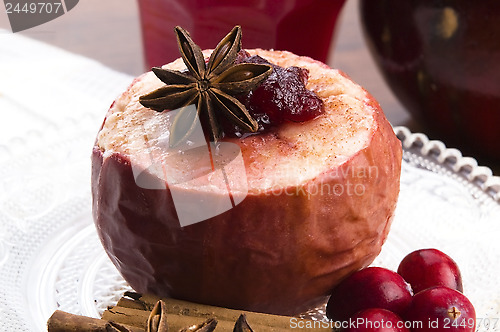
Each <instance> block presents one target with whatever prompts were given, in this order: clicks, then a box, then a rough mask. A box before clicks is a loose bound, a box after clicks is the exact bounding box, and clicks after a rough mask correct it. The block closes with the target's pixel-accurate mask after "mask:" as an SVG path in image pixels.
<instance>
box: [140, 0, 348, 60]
mask: <svg viewBox="0 0 500 332" xmlns="http://www.w3.org/2000/svg"><path fill="white" fill-rule="evenodd" d="M344 2H345V0H245V1H236V0H139V1H138V3H139V11H140V17H141V25H142V37H143V44H144V51H145V61H146V66H147V68H148V69H149V68H151V67H153V66H160V65H163V64H165V63H168V62H171V61H173V60H174V59H176V58H178V57H179V56H180V55H179V50H178V48H177V44H176V40H175V35H174V27H175V26H176V25H180V26H182V27H183V28H184V29H186V30H187V31H189V32H190V34H191V37H192V38H193V40H194V41H195V43H197V44H198V45H199V46H200V47H201V48H202V49H207V48H214V47H215V46H216V45H217V43H218V42H219V41H220V39H221V38H222V37H224V36H225V35H226V34H227V33H228V32H229V31H230V30H231V29H232V28H233V27H234V26H235V25H241V27H242V31H243V35H242V46H243V48H264V49H276V50H288V51H291V52H293V53H296V54H298V55H306V56H310V57H312V58H314V59H317V60H320V61H323V62H325V61H326V59H327V57H328V52H329V50H330V44H331V42H332V39H333V36H334V29H335V24H336V21H337V17H338V14H339V13H340V10H341V8H342V6H343V4H344Z"/></svg>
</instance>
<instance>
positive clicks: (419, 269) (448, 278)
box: [398, 249, 463, 293]
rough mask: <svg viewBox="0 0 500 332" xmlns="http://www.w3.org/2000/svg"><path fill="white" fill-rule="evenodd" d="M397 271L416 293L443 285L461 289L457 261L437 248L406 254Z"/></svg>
mask: <svg viewBox="0 0 500 332" xmlns="http://www.w3.org/2000/svg"><path fill="white" fill-rule="evenodd" d="M398 273H399V274H400V275H401V276H402V277H403V278H404V279H405V280H406V281H407V282H409V283H410V285H411V287H412V289H413V291H414V292H415V293H418V292H420V291H422V290H424V289H427V288H430V287H434V286H445V287H449V288H453V289H456V290H458V291H460V292H462V291H463V287H462V277H461V275H460V270H459V269H458V265H457V263H455V261H454V260H453V259H451V258H450V257H449V256H448V255H446V254H445V253H443V252H441V251H439V250H437V249H421V250H417V251H414V252H412V253H410V254H409V255H408V256H406V257H405V258H404V259H403V260H402V261H401V263H400V264H399V267H398Z"/></svg>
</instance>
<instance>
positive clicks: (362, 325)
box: [345, 308, 410, 332]
mask: <svg viewBox="0 0 500 332" xmlns="http://www.w3.org/2000/svg"><path fill="white" fill-rule="evenodd" d="M345 332H410V330H409V329H408V328H407V327H406V326H405V321H404V320H403V319H402V318H401V317H399V316H398V315H396V314H395V313H393V312H392V311H389V310H386V309H379V308H372V309H366V310H362V311H360V312H358V313H357V314H355V315H354V316H352V317H351V319H350V321H349V327H348V328H347V329H345Z"/></svg>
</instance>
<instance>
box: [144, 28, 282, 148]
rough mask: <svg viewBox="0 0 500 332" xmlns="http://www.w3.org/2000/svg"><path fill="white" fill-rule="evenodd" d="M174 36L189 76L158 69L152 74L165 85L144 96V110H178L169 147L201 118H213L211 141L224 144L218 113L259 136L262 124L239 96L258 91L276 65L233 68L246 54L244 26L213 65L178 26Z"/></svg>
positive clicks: (233, 34) (231, 34)
mask: <svg viewBox="0 0 500 332" xmlns="http://www.w3.org/2000/svg"><path fill="white" fill-rule="evenodd" d="M175 33H176V36H177V43H178V46H179V51H180V53H181V56H182V60H183V61H184V63H185V64H186V67H187V69H188V71H189V72H188V73H187V72H180V71H177V70H171V69H164V68H159V67H154V68H153V69H152V71H153V72H154V73H155V75H156V76H157V77H158V78H159V79H160V80H161V81H162V82H164V83H165V84H166V85H165V86H163V87H161V88H159V89H157V90H155V91H153V92H151V93H149V94H147V95H144V96H141V97H140V98H139V101H140V103H141V104H142V105H143V106H145V107H149V108H151V109H154V110H155V111H158V112H162V111H164V110H166V109H167V110H173V109H179V112H178V113H177V115H176V116H175V117H174V120H173V121H172V125H171V128H170V142H169V143H170V146H171V147H172V146H176V145H177V144H179V143H180V142H182V141H184V140H185V139H187V138H188V137H189V136H190V135H191V133H192V132H193V131H194V129H195V127H196V121H197V119H198V117H199V118H206V119H208V125H209V127H210V136H211V139H212V140H214V141H215V142H217V141H218V140H220V139H221V138H222V136H223V132H222V129H221V126H220V123H219V120H218V119H217V114H216V113H221V114H223V115H224V116H226V117H227V119H229V120H230V121H231V122H233V123H234V124H236V125H238V126H239V127H240V128H242V129H243V130H246V131H249V132H256V131H257V130H258V124H257V121H256V120H255V119H254V118H253V117H252V116H251V115H250V113H248V111H247V109H246V108H245V106H244V105H243V104H242V103H241V102H240V101H238V99H236V98H235V97H234V95H238V94H242V93H245V92H248V91H250V90H253V89H254V88H256V87H257V86H258V85H259V84H260V83H262V81H264V80H265V79H266V78H267V77H268V76H269V74H271V72H272V67H271V66H269V65H261V64H252V63H241V64H236V65H234V60H235V59H236V57H237V55H238V52H239V51H240V50H241V27H240V26H236V27H234V28H233V29H232V30H231V32H229V33H228V34H227V35H226V36H225V37H224V38H223V39H222V40H221V41H220V42H219V44H218V45H217V47H216V48H215V49H214V51H213V52H212V54H211V55H210V58H209V60H208V63H205V58H204V57H203V53H202V51H201V48H200V47H199V46H198V45H196V44H195V43H194V42H193V40H192V39H191V36H190V35H189V33H188V32H187V31H186V30H184V29H183V28H181V27H179V26H177V27H175ZM191 104H196V112H192V110H191V109H189V108H188V107H186V106H187V105H191Z"/></svg>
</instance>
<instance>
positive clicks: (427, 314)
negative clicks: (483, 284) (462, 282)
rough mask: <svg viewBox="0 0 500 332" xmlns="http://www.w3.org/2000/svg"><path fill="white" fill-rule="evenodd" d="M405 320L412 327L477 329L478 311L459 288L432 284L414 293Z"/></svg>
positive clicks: (462, 331) (452, 331)
mask: <svg viewBox="0 0 500 332" xmlns="http://www.w3.org/2000/svg"><path fill="white" fill-rule="evenodd" d="M406 320H407V321H410V322H411V324H412V331H422V332H426V331H428V332H436V331H448V332H458V331H460V332H474V331H475V327H476V311H475V310H474V307H473V306H472V303H470V301H469V300H468V299H467V297H465V295H463V294H462V293H460V292H459V291H457V290H455V289H451V288H448V287H442V286H438V287H433V288H428V289H426V290H423V291H421V292H420V293H418V294H416V295H415V296H414V297H413V301H412V303H411V305H410V307H409V308H408V311H407V314H406Z"/></svg>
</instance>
